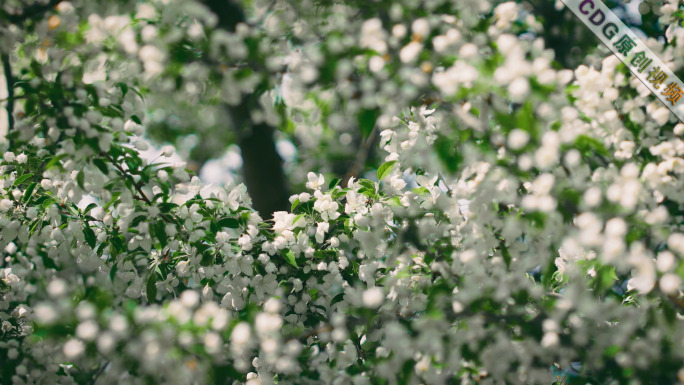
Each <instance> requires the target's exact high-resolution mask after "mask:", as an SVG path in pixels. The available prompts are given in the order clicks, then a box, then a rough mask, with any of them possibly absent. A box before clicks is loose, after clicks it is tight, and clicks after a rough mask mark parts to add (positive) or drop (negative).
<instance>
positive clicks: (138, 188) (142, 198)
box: [100, 152, 152, 205]
mask: <svg viewBox="0 0 684 385" xmlns="http://www.w3.org/2000/svg"><path fill="white" fill-rule="evenodd" d="M100 155H102V156H104V157H105V158H107V160H108V161H109V162H110V163H111V164H112V165H113V166H114V167H116V169H117V170H119V172H120V173H121V175H122V176H123V177H125V178H128V179H130V180H131V183H133V187H135V191H137V192H138V194H140V196H139V197H135V198H136V199H137V200H140V201H143V202H145V203H147V204H148V205H152V201H150V200H149V198H147V195H145V193H144V192H143V190H142V186H141V185H140V184H139V183H137V182H136V181H135V180H134V179H133V176H131V175H129V174H128V173H127V172H126V170H124V169H123V167H121V165H120V164H119V163H117V162H116V160H114V158H112V157H111V155H109V154H107V153H106V152H100Z"/></svg>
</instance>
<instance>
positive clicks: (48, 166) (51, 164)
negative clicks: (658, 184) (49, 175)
mask: <svg viewBox="0 0 684 385" xmlns="http://www.w3.org/2000/svg"><path fill="white" fill-rule="evenodd" d="M67 156H69V154H59V155H57V156H54V157H52V159H50V161H49V162H47V164H46V165H45V169H46V170H49V169H51V168H52V167H55V166H60V167H61V166H62V164H61V163H59V161H60V160H62V159H64V158H66V157H67Z"/></svg>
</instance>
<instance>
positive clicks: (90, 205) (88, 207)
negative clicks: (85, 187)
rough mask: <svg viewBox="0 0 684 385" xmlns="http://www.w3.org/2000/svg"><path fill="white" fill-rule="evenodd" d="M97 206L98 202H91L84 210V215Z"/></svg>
mask: <svg viewBox="0 0 684 385" xmlns="http://www.w3.org/2000/svg"><path fill="white" fill-rule="evenodd" d="M95 207H97V204H96V203H91V204H89V205H88V206H86V208H85V210H83V215H87V214H88V212H89V211H90V210H92V209H94V208H95Z"/></svg>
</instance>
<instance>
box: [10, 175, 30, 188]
mask: <svg viewBox="0 0 684 385" xmlns="http://www.w3.org/2000/svg"><path fill="white" fill-rule="evenodd" d="M32 176H33V174H30V173H29V174H24V175H22V176H20V177H18V178H17V179H16V180H15V181H14V185H15V186H19V185H20V184H22V183H23V182H25V181H26V180H27V179H29V178H30V177H32Z"/></svg>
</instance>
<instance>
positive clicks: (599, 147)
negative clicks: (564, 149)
mask: <svg viewBox="0 0 684 385" xmlns="http://www.w3.org/2000/svg"><path fill="white" fill-rule="evenodd" d="M575 146H577V149H578V150H580V152H583V153H584V154H585V155H586V154H587V152H589V151H590V150H593V151H594V152H595V153H597V154H599V155H602V156H610V153H609V152H608V150H606V148H605V147H604V146H603V143H601V141H599V140H598V139H596V138H592V137H590V136H587V135H579V136H578V137H577V139H575Z"/></svg>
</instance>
